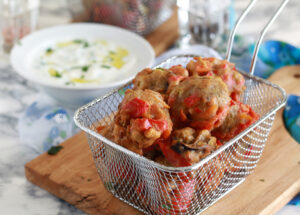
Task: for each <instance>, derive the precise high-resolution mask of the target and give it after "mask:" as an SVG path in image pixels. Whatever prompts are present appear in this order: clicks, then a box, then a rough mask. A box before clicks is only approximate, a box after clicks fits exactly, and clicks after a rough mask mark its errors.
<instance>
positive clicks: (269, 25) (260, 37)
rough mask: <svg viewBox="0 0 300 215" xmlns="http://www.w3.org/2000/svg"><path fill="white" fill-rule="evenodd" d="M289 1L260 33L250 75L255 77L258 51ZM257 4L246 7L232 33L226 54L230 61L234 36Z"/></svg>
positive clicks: (283, 4)
mask: <svg viewBox="0 0 300 215" xmlns="http://www.w3.org/2000/svg"><path fill="white" fill-rule="evenodd" d="M288 1H289V0H284V1H283V2H282V3H281V4H280V6H279V7H278V8H277V10H276V11H275V13H274V14H273V16H272V17H271V19H270V20H269V22H268V23H267V24H266V25H265V27H264V28H263V30H262V31H261V33H260V36H259V38H258V40H257V42H256V45H255V49H254V53H253V56H252V60H251V66H250V71H249V73H250V75H253V73H254V68H255V65H256V59H257V54H258V50H259V47H260V45H261V42H262V40H263V38H264V36H265V34H266V33H267V31H268V30H269V28H270V27H271V25H272V24H273V23H274V21H275V19H276V18H277V17H278V15H279V14H280V13H281V11H282V10H283V8H284V7H285V6H286V4H287V3H288ZM255 2H256V0H252V1H251V2H250V3H249V4H248V6H247V7H246V9H245V10H244V11H243V13H242V14H241V16H240V17H239V18H238V20H237V22H236V23H235V26H234V28H233V30H232V31H231V33H230V37H229V41H228V44H227V52H226V60H228V61H229V60H230V56H231V52H232V45H233V41H234V36H235V34H236V30H237V28H238V26H239V24H240V23H241V22H242V20H243V19H244V18H245V16H246V15H247V14H248V12H249V11H250V10H251V8H252V6H253V5H254V3H255Z"/></svg>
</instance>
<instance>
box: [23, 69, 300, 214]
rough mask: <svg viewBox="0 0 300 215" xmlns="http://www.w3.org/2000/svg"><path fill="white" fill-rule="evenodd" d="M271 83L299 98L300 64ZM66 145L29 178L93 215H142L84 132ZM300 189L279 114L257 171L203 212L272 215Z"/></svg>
mask: <svg viewBox="0 0 300 215" xmlns="http://www.w3.org/2000/svg"><path fill="white" fill-rule="evenodd" d="M270 80H271V81H272V82H274V83H277V84H279V85H280V86H281V87H283V88H285V89H286V91H287V92H288V93H293V94H298V95H300V66H298V67H285V68H283V69H280V70H279V71H277V72H276V73H275V74H274V75H273V76H272V77H271V78H270ZM62 146H63V147H64V148H63V149H62V150H61V151H60V152H59V153H58V154H57V155H55V156H50V155H48V154H42V155H41V156H39V157H37V158H36V159H34V160H32V161H31V162H29V163H27V164H26V166H25V173H26V177H27V179H28V180H29V181H31V182H32V183H33V184H36V185H38V186H40V187H41V188H43V189H45V190H47V191H49V192H50V193H53V194H54V195H55V196H57V197H59V198H61V199H64V200H65V201H67V202H69V203H70V204H73V205H75V206H76V207H77V208H79V209H81V210H83V211H85V212H87V213H89V214H120V215H121V214H122V215H134V214H141V213H140V212H138V211H137V210H135V209H134V208H132V207H130V206H128V205H126V204H125V203H123V202H121V201H120V200H118V199H116V198H114V197H113V196H112V195H111V194H110V193H108V192H107V191H106V189H105V188H104V186H103V184H102V182H101V180H100V179H99V177H98V174H97V171H96V168H95V166H94V163H93V160H92V155H91V152H90V149H89V146H88V143H87V140H86V137H85V135H84V134H83V133H79V134H77V135H75V136H74V137H72V138H70V139H68V140H67V141H66V142H64V143H63V144H62ZM299 191H300V144H298V143H296V142H295V141H294V140H293V139H292V138H291V137H290V135H289V134H288V132H287V131H286V130H285V128H284V125H283V121H282V110H280V111H279V112H278V114H277V116H276V120H275V122H274V125H273V128H272V130H271V133H270V136H269V139H268V142H267V145H266V148H265V150H264V152H263V156H262V158H261V160H260V162H259V163H258V166H257V168H256V169H255V171H254V173H253V174H252V175H250V176H249V177H248V178H247V179H246V180H245V182H244V183H243V184H241V185H240V186H239V187H237V188H236V189H235V190H233V191H232V192H231V193H229V194H228V195H227V196H225V197H224V198H223V199H221V200H220V201H218V202H217V203H216V204H214V205H213V206H211V207H210V208H209V209H207V210H206V211H204V212H203V214H205V215H213V214H223V215H233V214H234V215H236V214H243V215H246V214H249V215H250V214H251V215H252V214H253V215H257V214H274V213H275V212H276V211H277V210H279V209H280V208H281V207H282V206H284V205H285V204H286V203H287V202H288V201H289V200H290V199H292V197H293V196H295V195H296V194H297V193H298V192H299Z"/></svg>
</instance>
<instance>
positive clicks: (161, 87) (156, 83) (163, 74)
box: [133, 65, 189, 97]
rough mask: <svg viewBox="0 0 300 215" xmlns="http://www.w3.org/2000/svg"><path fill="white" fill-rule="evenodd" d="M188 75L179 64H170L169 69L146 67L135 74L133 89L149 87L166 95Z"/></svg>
mask: <svg viewBox="0 0 300 215" xmlns="http://www.w3.org/2000/svg"><path fill="white" fill-rule="evenodd" d="M188 75H189V73H188V71H187V69H185V68H184V67H183V66H181V65H177V66H172V67H171V68H169V69H163V68H157V69H150V68H146V69H144V70H142V71H141V72H139V73H138V74H137V75H136V77H135V79H134V80H133V84H134V87H133V89H142V90H143V89H150V90H153V91H156V92H159V93H161V94H162V95H163V96H164V97H167V95H168V93H169V92H170V90H171V89H172V88H173V87H175V86H176V85H178V84H179V83H180V81H182V80H183V79H184V78H186V77H188Z"/></svg>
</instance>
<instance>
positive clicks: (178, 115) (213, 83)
mask: <svg viewBox="0 0 300 215" xmlns="http://www.w3.org/2000/svg"><path fill="white" fill-rule="evenodd" d="M229 102H230V97H229V93H228V88H227V86H226V84H225V83H224V82H223V81H222V80H221V79H220V78H218V77H209V76H193V77H189V78H187V79H185V80H184V81H182V82H181V83H180V85H178V86H176V87H174V89H173V90H172V91H171V93H170V95H169V98H168V104H169V105H170V107H171V109H170V111H171V117H172V120H173V122H174V123H175V126H176V127H183V126H189V127H192V128H196V129H207V130H212V129H213V128H216V127H218V126H219V125H220V124H221V123H222V122H223V120H224V119H225V117H226V114H227V112H228V108H229V107H228V105H229Z"/></svg>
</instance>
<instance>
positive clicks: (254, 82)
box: [75, 56, 286, 214]
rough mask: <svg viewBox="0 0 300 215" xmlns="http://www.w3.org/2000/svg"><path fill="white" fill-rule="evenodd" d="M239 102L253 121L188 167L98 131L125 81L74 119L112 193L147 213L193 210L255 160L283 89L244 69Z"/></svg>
mask: <svg viewBox="0 0 300 215" xmlns="http://www.w3.org/2000/svg"><path fill="white" fill-rule="evenodd" d="M190 60H191V57H190V56H177V57H174V58H171V59H169V60H167V61H165V62H164V63H162V64H161V65H159V67H165V68H168V67H170V66H172V65H178V64H182V65H186V63H187V62H189V61H190ZM244 77H245V79H246V84H247V90H246V92H245V94H244V95H243V101H244V102H245V103H246V104H249V105H250V106H251V107H252V108H253V110H254V111H256V112H257V113H258V114H259V115H260V120H258V121H257V122H256V123H255V124H254V125H252V126H251V127H249V128H248V129H246V130H245V131H243V132H242V133H241V134H239V135H238V136H237V137H236V138H235V139H233V140H232V141H229V142H228V143H226V144H225V145H224V146H223V147H221V148H220V149H218V150H217V151H215V152H214V153H213V154H211V155H209V156H208V157H206V158H205V159H203V160H202V161H200V162H199V163H198V164H195V165H193V166H191V167H182V168H179V167H176V168H175V167H165V166H162V165H160V164H157V163H155V162H153V161H150V160H148V159H146V158H144V157H141V156H139V155H136V154H134V153H132V152H130V151H128V150H127V149H124V148H122V147H120V146H118V145H116V144H114V143H112V142H110V141H108V140H106V139H105V138H103V137H102V136H101V135H99V134H97V133H96V132H97V126H99V125H102V126H106V125H108V124H109V123H110V122H111V121H112V120H113V117H114V113H115V112H116V111H117V109H118V105H119V103H120V102H121V100H122V98H123V96H124V91H125V89H126V88H130V87H131V85H130V84H129V85H127V86H125V87H124V88H120V89H119V90H118V91H117V90H116V91H114V92H112V93H111V94H109V95H107V96H106V97H104V98H102V99H98V100H96V101H94V102H92V103H90V104H88V105H86V106H85V107H83V108H81V109H79V110H78V111H77V113H76V115H75V121H76V123H77V125H78V126H79V127H81V128H82V129H83V130H85V131H86V133H87V136H88V140H89V141H88V142H89V145H90V148H91V151H92V154H93V158H94V162H95V164H96V167H97V170H98V173H99V175H100V177H101V179H102V182H103V183H104V186H105V187H106V188H107V189H108V190H109V191H110V192H111V193H112V194H113V195H115V196H116V197H118V198H119V199H121V200H123V201H125V202H126V203H128V204H129V205H131V206H133V207H135V208H137V209H138V210H140V211H142V212H144V213H146V214H197V213H199V212H201V211H203V210H205V209H206V208H207V207H208V206H210V205H211V204H213V203H214V202H216V201H217V200H218V199H220V198H221V197H223V196H224V195H225V194H226V193H228V192H229V191H230V190H232V189H233V188H234V187H235V186H237V185H238V184H240V183H241V182H242V181H243V180H244V179H245V177H246V176H248V175H249V174H250V173H251V172H252V171H253V170H254V168H255V167H256V165H257V162H258V161H259V159H260V157H261V155H262V152H263V149H264V146H265V143H266V140H267V137H268V135H269V131H270V129H271V126H272V123H273V120H274V115H275V112H276V110H277V109H278V108H279V107H281V106H283V105H284V103H285V100H286V96H285V93H284V92H283V91H282V90H281V89H280V88H279V87H278V86H276V85H273V84H271V83H268V82H266V81H263V80H261V79H258V78H255V77H249V76H248V75H246V74H244Z"/></svg>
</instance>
